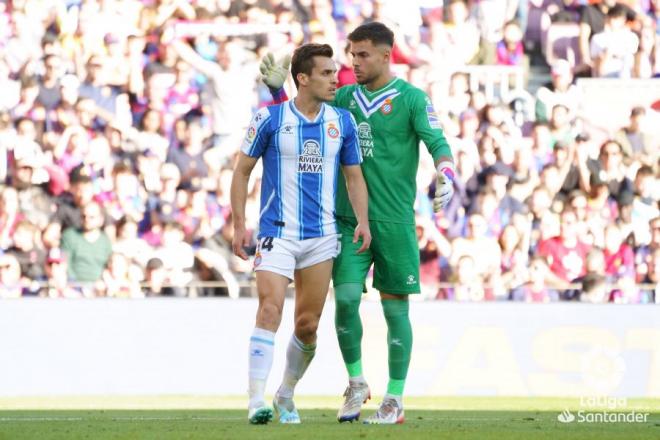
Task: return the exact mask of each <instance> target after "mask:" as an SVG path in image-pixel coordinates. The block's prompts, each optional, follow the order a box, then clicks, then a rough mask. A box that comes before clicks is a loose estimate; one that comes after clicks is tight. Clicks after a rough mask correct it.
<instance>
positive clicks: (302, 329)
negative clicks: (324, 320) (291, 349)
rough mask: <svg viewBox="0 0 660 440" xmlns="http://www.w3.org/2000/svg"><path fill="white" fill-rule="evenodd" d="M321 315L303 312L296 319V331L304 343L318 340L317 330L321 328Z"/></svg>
mask: <svg viewBox="0 0 660 440" xmlns="http://www.w3.org/2000/svg"><path fill="white" fill-rule="evenodd" d="M319 318H320V317H319V316H318V315H316V314H313V313H302V314H301V315H300V316H298V318H297V319H296V329H295V333H296V336H297V337H298V339H300V340H301V341H302V342H304V343H310V342H314V341H315V340H316V330H317V329H318V328H319Z"/></svg>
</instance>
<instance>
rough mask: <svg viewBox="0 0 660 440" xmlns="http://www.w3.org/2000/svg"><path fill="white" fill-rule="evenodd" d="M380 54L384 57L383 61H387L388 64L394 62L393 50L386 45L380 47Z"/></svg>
mask: <svg viewBox="0 0 660 440" xmlns="http://www.w3.org/2000/svg"><path fill="white" fill-rule="evenodd" d="M380 53H381V54H382V56H383V60H384V61H386V62H387V63H388V64H389V63H390V62H391V61H392V59H391V58H392V48H391V47H389V46H386V45H384V44H383V45H382V46H381V47H380Z"/></svg>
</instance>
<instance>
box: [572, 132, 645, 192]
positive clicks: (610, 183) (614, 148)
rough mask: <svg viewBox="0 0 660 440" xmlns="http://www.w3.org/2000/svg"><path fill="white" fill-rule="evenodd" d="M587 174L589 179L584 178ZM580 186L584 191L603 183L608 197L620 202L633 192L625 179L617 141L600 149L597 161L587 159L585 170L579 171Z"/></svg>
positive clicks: (630, 184)
mask: <svg viewBox="0 0 660 440" xmlns="http://www.w3.org/2000/svg"><path fill="white" fill-rule="evenodd" d="M587 171H588V172H589V177H588V178H587V177H586V176H585V174H586V172H587ZM580 173H581V179H582V185H583V187H584V189H585V190H586V191H590V189H591V187H592V186H594V185H598V184H599V183H603V184H605V185H606V186H607V190H608V192H609V195H610V196H611V197H612V198H613V199H614V200H616V201H617V202H619V203H620V202H621V200H623V199H624V198H626V197H629V196H630V195H631V194H632V192H633V185H632V182H631V181H630V179H628V177H626V174H625V167H624V164H623V149H622V148H621V144H619V143H618V142H617V141H613V140H609V141H606V142H604V143H603V144H602V145H601V147H600V154H599V156H598V160H593V159H589V160H588V161H587V163H586V169H584V168H583V169H582V170H581V171H580Z"/></svg>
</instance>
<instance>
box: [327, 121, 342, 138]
mask: <svg viewBox="0 0 660 440" xmlns="http://www.w3.org/2000/svg"><path fill="white" fill-rule="evenodd" d="M327 131H328V136H330V138H331V139H337V137H339V129H338V128H337V127H335V124H333V123H332V122H331V123H330V124H328V130H327Z"/></svg>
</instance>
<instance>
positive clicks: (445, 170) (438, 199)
mask: <svg viewBox="0 0 660 440" xmlns="http://www.w3.org/2000/svg"><path fill="white" fill-rule="evenodd" d="M453 195H454V165H453V164H452V163H451V162H442V163H441V164H440V165H438V174H437V178H436V182H435V197H434V198H433V211H435V212H438V211H440V210H442V209H443V208H444V207H445V206H447V204H448V203H449V201H450V200H451V198H452V196H453Z"/></svg>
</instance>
